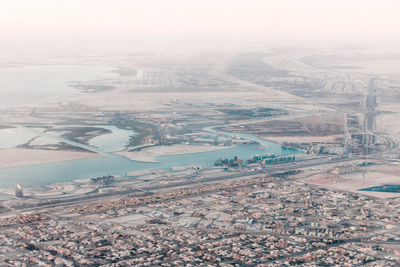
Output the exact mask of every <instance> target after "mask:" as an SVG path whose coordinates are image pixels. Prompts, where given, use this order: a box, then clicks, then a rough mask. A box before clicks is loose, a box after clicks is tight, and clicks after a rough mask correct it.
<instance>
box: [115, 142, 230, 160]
mask: <svg viewBox="0 0 400 267" xmlns="http://www.w3.org/2000/svg"><path fill="white" fill-rule="evenodd" d="M226 148H229V147H222V146H194V145H181V144H179V145H172V146H153V147H149V148H145V149H143V150H141V151H135V152H128V151H121V152H116V153H115V154H117V155H120V156H123V157H127V158H128V159H131V160H136V161H144V162H157V160H156V158H157V157H160V156H166V155H180V154H191V153H199V152H208V151H215V150H221V149H226Z"/></svg>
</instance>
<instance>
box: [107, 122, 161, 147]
mask: <svg viewBox="0 0 400 267" xmlns="http://www.w3.org/2000/svg"><path fill="white" fill-rule="evenodd" d="M114 125H115V126H116V127H118V128H120V129H123V130H133V131H134V132H135V134H134V135H132V136H131V137H130V139H129V144H128V146H139V145H141V144H143V141H144V138H145V137H147V136H151V135H152V134H153V130H152V126H151V124H149V123H144V122H139V121H131V120H128V121H125V122H123V123H118V124H114Z"/></svg>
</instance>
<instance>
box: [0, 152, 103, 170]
mask: <svg viewBox="0 0 400 267" xmlns="http://www.w3.org/2000/svg"><path fill="white" fill-rule="evenodd" d="M97 157H104V155H101V154H99V153H93V152H80V151H79V152H78V151H67V150H45V149H27V148H5V149H0V169H7V168H16V167H23V166H30V165H37V164H46V163H55V162H63V161H70V160H82V159H89V158H97Z"/></svg>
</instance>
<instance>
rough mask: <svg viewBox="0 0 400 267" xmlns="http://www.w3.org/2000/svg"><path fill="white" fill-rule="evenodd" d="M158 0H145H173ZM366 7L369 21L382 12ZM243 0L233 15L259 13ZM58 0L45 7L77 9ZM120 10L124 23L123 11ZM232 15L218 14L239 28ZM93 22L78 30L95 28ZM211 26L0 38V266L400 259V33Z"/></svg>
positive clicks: (387, 262)
mask: <svg viewBox="0 0 400 267" xmlns="http://www.w3.org/2000/svg"><path fill="white" fill-rule="evenodd" d="M17 2H21V3H22V4H26V2H25V1H22V0H21V1H17ZM38 2H39V6H38V7H33V6H32V8H34V9H35V8H37V9H38V10H39V8H40V9H41V10H42V11H41V12H43V14H42V13H37V14H36V13H35V14H36V15H35V16H32V17H31V18H30V20H27V21H30V22H35V23H36V22H37V23H38V25H39V26H37V27H39V28H40V29H42V28H43V29H47V30H48V31H50V29H51V30H52V31H55V30H54V29H52V28H51V27H50V26H49V24H48V23H46V25H47V26H41V25H42V24H40V23H39V22H38V21H40V20H39V19H38V16H39V15H40V14H42V15H43V16H44V18H46V15H47V14H48V13H51V12H53V11H54V10H55V9H54V10H53V9H52V8H55V7H49V9H48V10H45V9H42V8H43V7H44V6H46V7H47V5H48V4H49V3H50V2H51V1H47V0H41V1H38ZM117 2H121V3H120V4H121V5H123V6H124V5H126V8H127V9H128V7H131V6H130V4H128V3H126V2H125V1H122V0H118V1H117ZM151 2H152V4H140V5H143V6H140V7H141V8H143V10H145V11H146V12H148V10H147V9H146V8H149V9H150V10H153V7H154V6H157V5H163V4H161V3H159V2H158V1H155V0H152V1H151ZM156 2H157V3H156ZM266 2H269V1H266ZM273 2H274V1H270V2H269V4H268V5H271V6H268V7H269V8H271V10H276V11H277V12H278V10H280V8H282V10H286V9H285V8H286V6H282V7H278V6H275V4H272V3H273ZM284 2H286V1H284ZM288 2H290V1H288ZM305 2H306V3H307V4H306V5H310V6H311V5H314V2H315V1H314V0H305ZM328 2H329V1H328ZM339 2H340V1H339ZM356 2H359V1H358V0H356ZM367 2H368V1H367ZM388 2H390V3H391V4H387V6H384V8H383V7H382V10H385V11H386V9H387V11H388V13H387V15H388V18H392V17H390V16H391V15H392V13H390V12H389V9H390V8H389V7H393V8H394V7H398V8H400V5H399V4H398V3H397V2H396V3H395V1H388ZM173 3H175V4H173ZM206 3H207V4H205V5H206V6H203V7H201V8H206V7H207V8H208V7H210V6H209V5H211V4H210V3H208V1H206ZM63 4H65V3H63ZM136 4H137V3H136ZM13 5H14V4H10V5H9V6H7V5H5V8H7V9H9V10H14V11H15V12H16V10H19V9H18V7H17V6H13ZM98 5H99V6H98V8H99V9H101V8H104V10H108V8H111V7H110V6H112V4H110V3H106V1H99V4H98ZM147 5H148V6H147ZM180 5H181V3H180V2H179V1H177V0H173V1H171V6H173V7H178V6H180ZM226 5H227V4H226ZM259 5H261V6H260V7H264V8H266V6H264V4H260V3H259ZM266 5H267V4H266ZM276 5H278V4H276ZM279 5H280V4H279ZM282 5H283V4H282ZM298 5H299V4H298ZM342 5H344V2H341V4H339V5H338V6H335V7H336V8H340V7H341V6H342ZM371 5H372V4H371ZM189 6H190V8H189ZM367 6H368V8H370V9H368V8H367V7H364V8H365V9H363V10H364V12H365V13H363V14H360V20H361V21H363V20H362V19H365V21H367V18H364V17H362V16H364V15H365V16H366V14H370V13H368V12H371V13H373V12H375V10H374V9H373V7H372V6H369V5H367ZM76 7H78V4H77V2H76V1H75V0H74V1H72V4H65V8H71V10H73V12H75V11H76V9H75V8H76ZM89 7H90V5H88V6H83V7H82V10H83V11H82V13H81V14H80V15H82V16H86V15H87V14H89V13H90V8H89ZM240 7H241V6H240ZM243 7H245V8H244V9H240V8H239V6H235V5H233V7H232V10H231V11H232V14H236V12H238V13H237V14H239V13H240V12H244V13H243V14H247V15H248V13H246V12H247V11H248V12H250V14H252V13H251V12H253V11H254V12H256V10H255V9H254V7H251V8H250V7H248V6H247V4H244V6H243ZM317 7H319V8H320V12H325V14H327V15H330V14H331V12H333V11H332V10H331V9H330V7H329V6H328V7H322V6H318V5H317ZM352 7H354V6H353V5H350V8H352ZM85 8H88V9H87V10H86V11H85ZM114 8H115V7H112V8H111V9H112V10H114ZM166 8H167V7H166ZM169 8H170V9H169ZM187 8H189V9H186V11H185V12H192V13H190V14H192V15H193V16H197V14H198V13H200V14H203V13H202V12H204V10H202V9H201V8H200V7H197V6H195V7H193V10H192V9H191V8H192V6H191V5H188V6H187ZM215 8H216V10H214V11H213V12H216V14H219V13H218V12H220V11H221V12H222V10H223V8H222V6H218V5H217V6H216V7H215ZM234 8H237V9H234ZM246 8H247V9H246ZM167 9H168V10H167V11H171V12H173V11H172V10H173V8H172V7H168V8H167ZM66 10H67V11H65V12H72V11H71V10H69V9H66ZM68 10H69V11H68ZM115 10H117V9H115ZM115 10H114V11H115ZM190 10H191V11H190ZM114 11H113V12H114ZM264 11H265V12H267V9H265V10H263V12H264ZM38 12H39V11H38ZM54 12H55V13H54V14H58V15H59V16H60V18H56V17H53V16H49V18H50V17H51V18H50V20H49V21H53V20H54V21H55V23H56V22H57V23H65V22H60V21H63V20H62V16H64V15H65V14H64V13H62V12H64V11H54ZM57 12H59V13H57ZM115 12H116V14H120V15H121V18H119V19H120V20H121V21H122V20H123V19H126V21H125V20H123V21H124V23H125V22H126V23H127V22H129V19H128V18H130V15H129V16H128V15H127V14H130V13H129V12H128V11H126V10H125V11H124V9H123V8H121V9H118V10H117V11H115ZM125 12H127V13H125ZM132 12H133V11H132ZM135 12H136V13H135V14H138V16H139V17H140V18H141V15H139V13H140V12H139V11H135ZM174 12H175V11H174ZM263 12H260V13H259V11H257V12H256V13H255V16H260V17H259V19H260V20H261V17H262V15H263ZM271 12H272V11H271ZM304 12H306V11H304ZM349 12H350V11H349ZM228 13H229V12H228ZM1 14H2V12H1V11H0V15H1ZM27 14H29V11H28V13H27ZM38 14H39V15H38ZM68 14H69V13H68ZM71 14H72V13H71ZM96 14H97V13H96ZM102 14H103V13H102ZM146 14H147V13H146ZM157 14H159V13H157ZM174 14H175V13H174ZM179 14H181V13H179ZM188 14H189V13H188ZM204 14H206V13H204ZM210 14H211V15H210V17H209V19H210V21H212V19H213V16H212V15H213V14H214V13H210ZM229 14H230V13H229ZM229 14H227V13H223V14H222V15H221V16H222V18H224V19H225V20H227V21H228V22H227V25H229V27H228V26H226V28H223V31H225V30H226V31H228V28H230V27H232V28H234V27H236V26H235V25H236V24H234V23H235V22H233V21H236V20H233V19H232V22H231V24H229V21H230V20H229V19H230V17H229V16H230V15H229ZM240 14H242V13H240ZM271 14H272V13H271ZM282 14H283V13H282ZM285 14H286V13H285ZM307 14H308V13H307ZM307 14H306V13H304V17H305V16H306V15H307ZM310 14H311V13H310ZM344 14H347V13H344ZM42 15H40V16H42ZM69 15H70V14H69ZM80 15H79V14H78V15H77V16H78V17H77V19H79V16H80ZM114 15H115V14H114ZM13 16H15V17H17V18H20V19H21V21H23V19H22V17H23V14H19V13H18V14H17V13H15V14H13V15H11V16H10V15H9V16H8V17H7V16H6V19H4V22H5V23H11V22H13V20H12V19H10V18H13ZM124 16H127V17H124ZM162 16H167V15H162ZM199 16H200V15H199ZM202 16H203V15H202ZM202 16H201V18H203V17H202ZM382 16H384V14H382ZM28 17H29V16H28ZM117 17H118V16H117ZM143 17H145V15H143ZM7 18H8V20H7ZM168 18H170V19H171V18H172V15H171V17H168ZM246 18H247V17H246ZM333 18H335V16H333V15H332V17H331V18H328V19H325V20H323V21H325V23H327V21H328V20H329V19H330V20H333ZM119 19H118V20H117V18H115V17H113V19H112V20H110V21H107V20H106V19H105V20H104V21H105V22H104V24H107V23H109V22H110V23H111V22H113V23H115V25H114V26H116V25H120V23H121V21H120V20H119ZM141 19H143V18H141ZM185 19H187V21H188V25H189V24H190V23H189V22H192V24H193V25H192V24H190V25H191V26H190V27H192V26H193V27H194V25H195V24H194V22H193V21H192V20H191V18H190V16H189V15H188V17H185ZM396 19H397V22H399V23H400V21H399V19H398V17H397V18H393V20H396ZM138 20H139V19H138ZM160 20H161V19H160ZM101 21H102V20H101V19H100V17H99V21H95V22H93V23H94V24H93V25H100V24H101ZM143 21H144V20H143ZM172 21H173V19H172ZM201 21H202V20H201ZM388 21H389V20H388ZM106 22H107V23H106ZM178 22H180V20H179V21H175V23H177V25H178V24H179V23H178ZM266 22H267V21H265V23H266ZM21 23H22V22H21ZM71 23H72V22H71ZM81 23H82V25H83V26H82V29H80V27H78V28H71V29H69V28H68V29H69V31H70V32H71V33H72V34H74V32H76V33H77V32H79V31H82V34H83V35H84V34H86V33H87V32H89V31H88V30H87V29H86V28H85V27H86V26H88V25H89V24H87V25H86V24H85V23H84V22H83V20H82V22H81ZM88 23H89V22H88ZM157 23H158V24H157ZM157 23H156V24H157V25H158V26H159V27H161V26H162V25H163V23H164V22H157ZM171 23H172V22H171ZM247 23H249V24H245V25H247V26H249V28H246V27H244V26H243V27H244V28H240V27H237V30H238V31H243V32H242V35H241V36H245V35H244V32H247V31H251V30H250V28H251V27H250V26H252V25H253V24H252V22H251V21H250V22H247ZM296 23H297V22H296ZM296 23H295V22H291V24H290V25H295V24H296ZM380 23H382V25H386V24H384V23H386V21H383V22H380ZM21 25H22V24H21ZM27 25H28V24H27ZM43 25H44V24H43ZM62 25H64V24H59V25H58V24H57V27H59V28H57V32H58V31H59V29H63V28H62V27H61V26H62ZM65 25H67V26H68V27H72V26H71V25H73V24H69V23H67V24H65ZM65 25H64V26H65ZM85 25H86V26H85ZM90 25H92V24H90ZM93 25H92V26H91V27H93V29H94V30H93V29H92V30H93V31H94V32H95V29H97V28H95V26H93ZM101 25H102V26H101V27H102V28H101V29H102V30H103V27H104V25H103V24H101ZM121 25H122V24H121ZM171 25H174V27H178V26H177V25H175V24H173V23H172V24H171ZM171 25H169V26H171ZM196 25H197V24H196ZM288 25H289V24H288ZM379 25H381V24H379ZM382 25H381V26H382ZM390 25H392V24H390ZM25 26H26V25H25ZM25 26H24V27H25ZM67 26H66V27H67ZM169 26H168V27H169ZM203 26H204V25H203ZM325 26H326V27H328V26H327V25H325ZM24 27H22V26H21V29H19V28H18V27H16V28H15V31H16V32H17V33H18V34H19V35H21V36H22V35H23V34H26V33H24V31H23V29H25V28H24ZM27 27H28V26H27ZM46 27H48V28H46ZM96 27H97V26H96ZM99 27H100V26H99ZM143 27H144V26H143ZM171 27H172V26H171ZM180 27H182V28H177V29H179V30H182V29H186V28H184V26H180ZM188 27H189V26H188ZM190 27H189V28H190ZM204 27H205V26H204ZM382 27H383V26H382ZM5 28H6V27H5ZM122 28H123V27H122ZM139 28H140V27H139ZM194 28H195V27H194ZM328 28H329V27H328ZM367 28H368V27H367ZM394 28H396V27H394ZM7 29H11V28H7ZM72 29H73V30H72ZM99 29H100V28H99ZM166 29H167V28H166ZM190 29H191V30H192V28H190ZM216 29H217V30H218V29H220V28H218V27H217V28H216ZM257 29H258V30H260V29H262V27H261V28H260V29H259V28H257ZM284 29H285V27H283V26H282V32H283V31H284ZM312 29H313V30H315V31H316V28H312ZM321 29H322V28H321ZM371 29H374V28H371ZM381 29H382V28H379V29H378V28H376V29H375V30H376V31H380V30H381ZM106 30H109V29H106V28H105V29H104V31H106ZM120 30H121V32H122V31H127V32H128V30H127V29H125V28H123V29H120ZM146 30H149V31H150V28H146ZM164 30H165V29H164ZM217 30H216V31H217ZM258 30H257V31H258ZM331 30H332V31H333V28H332V29H331ZM339 30H340V31H341V30H343V31H345V29H344V28H343V29H342V28H338V31H339ZM10 31H11V32H13V31H14V30H10ZM129 31H130V30H129ZM165 31H166V34H167V36H169V34H176V33H175V31H172V30H171V29H170V28H168V29H167V30H165ZM193 31H194V30H193ZM197 31H198V32H200V30H199V29H197ZM207 31H211V30H210V29H209V28H207ZM286 31H288V32H289V33H288V34H289V35H290V34H292V29H291V28H290V30H288V29H286ZM324 31H325V28H324ZM393 31H394V32H396V31H397V33H399V35H398V36H400V32H399V29H393ZM99 32H101V31H99ZM110 32H111V30H110ZM127 32H124V33H127ZM172 32H174V33H172ZM216 33H218V32H216ZM269 33H270V34H271V35H272V34H273V31H272V30H270V32H269ZM304 33H305V32H304ZM47 34H49V33H47ZM93 34H94V33H93ZM101 34H103V33H100V35H99V36H101ZM107 34H108V33H107ZM137 34H138V35H139V33H137ZM160 34H161V33H160ZM199 34H200V33H199ZM314 34H315V36H319V35H318V34H317V32H315V33H314ZM332 35H334V34H333V33H332ZM10 36H11V37H10V42H11V41H12V35H10ZM26 36H29V38H31V37H30V35H26ZM26 36H25V37H26ZM38 36H40V34H39V33H38ZM49 36H50V35H49ZM105 36H106V37H107V38H108V37H110V38H111V37H113V38H114V37H115V36H117V35H115V36H114V35H105ZM160 36H161V35H160ZM360 36H361V35H360ZM366 36H369V33H368V34H367V33H366ZM385 36H386V35H385ZM25 37H24V38H25ZM21 38H22V37H21ZM46 38H49V39H51V38H50V37H46ZM46 38H45V39H44V40H47V39H46ZM77 38H78V37H77ZM79 38H85V37H79ZM90 38H94V39H95V38H97V37H95V35H93V36H91V37H90ZM115 38H117V37H115ZM141 38H142V37H141ZM143 38H144V37H143ZM185 38H186V37H185ZM187 38H188V40H189V39H190V38H189V37H187ZM212 38H214V35H212ZM212 38H211V39H212ZM215 38H216V40H215V43H216V44H214V45H213V46H211V45H210V47H209V46H208V45H207V42H206V41H204V40H203V41H204V43H203V42H200V41H197V39H196V41H193V42H194V43H196V45H193V44H191V46H190V49H189V48H188V49H180V48H177V47H175V48H174V49H172V48H170V46H169V45H170V43H167V41H165V44H164V43H162V42H163V41H162V40H161V41H159V40H158V39H157V41H154V43H152V45H151V47H150V46H148V47H147V45H146V44H144V43H138V46H137V47H129V48H128V49H127V48H126V47H125V48H123V49H122V48H121V47H119V46H118V47H119V48H116V47H117V46H115V48H114V46H113V47H112V48H107V49H106V48H105V47H108V45H109V44H108V43H107V42H104V44H103V45H104V46H101V45H98V46H99V48H97V47H96V48H93V47H92V46H91V45H92V43H90V46H89V45H88V44H87V43H85V45H87V46H84V45H81V44H79V45H78V44H76V46H75V45H72V44H68V45H65V47H64V46H63V47H62V48H57V47H58V46H57V45H55V43H52V42H58V41H60V40H51V42H49V43H46V42H47V41H46V42H45V41H43V40H42V41H40V40H39V39H40V38H39V37H38V39H35V42H36V41H37V44H38V45H37V46H35V45H32V46H30V49H32V51H31V52H30V53H32V54H29V55H25V54H23V53H20V52H19V50H18V49H19V46H17V45H10V44H11V43H10V44H6V43H4V44H1V45H2V46H1V48H2V52H1V53H0V262H1V264H0V265H1V266H260V267H261V266H293V265H296V266H297V265H298V266H399V265H400V148H399V142H400V116H399V113H400V49H399V48H398V47H400V46H390V48H388V47H389V45H388V46H384V45H382V43H379V44H372V43H368V45H360V43H358V42H356V41H357V38H361V37H357V38H356V39H354V40H353V42H355V44H356V45H350V44H351V42H350V41H349V40H347V41H348V43H345V44H344V45H336V44H335V45H327V44H326V45H319V44H318V45H309V46H308V45H306V43H301V42H300V41H298V42H299V43H296V44H293V45H291V44H290V45H289V44H287V43H285V44H280V45H276V43H274V42H272V41H271V43H268V39H267V41H263V42H261V41H259V40H258V39H253V40H252V41H251V42H249V43H240V42H238V43H237V45H236V46H235V45H228V46H227V45H226V44H225V43H223V42H222V41H221V40H222V39H221V40H219V39H217V37H215ZM221 38H222V37H221ZM276 38H277V37H276ZM335 38H336V37H335ZM393 38H394V37H393ZM396 38H398V37H396ZM55 39H57V38H55ZM160 39H162V38H161V37H160ZM317 39H318V38H317ZM16 40H19V39H16ZM27 40H28V39H27ZM29 40H30V39H29ZM85 40H86V39H85ZM121 40H122V39H121ZM123 40H125V39H123ZM217 40H219V41H220V42H221V43H218V44H217ZM224 40H225V39H224ZM226 40H228V39H226ZM383 40H384V41H385V40H386V39H383ZM387 40H388V42H389V39H387ZM65 41H66V42H68V40H65ZM390 41H391V42H392V41H393V40H392V39H390ZM395 41H397V39H396V40H394V41H393V42H395ZM18 42H19V41H18ZM35 42H33V43H35ZM40 42H43V43H40ZM85 42H86V41H85ZM110 42H111V41H110ZM126 42H128V41H126ZM152 42H153V41H152ZM329 42H332V41H329ZM360 42H361V41H360ZM382 42H383V41H382ZM183 43H184V41H183ZM50 44H51V45H50ZM307 44H308V43H307ZM390 44H392V43H390ZM118 45H121V44H120V43H119V42H118ZM181 45H183V44H181ZM188 45H189V41H188ZM26 46H28V44H26ZM47 46H49V47H52V49H47ZM21 47H24V48H25V45H22V46H21ZM77 47H78V48H77ZM110 47H111V45H110ZM100 48H101V49H104V51H102V50H101V49H100ZM57 49H59V50H57ZM106 50H107V51H106ZM110 50H111V52H110ZM10 51H11V52H10ZM99 51H101V52H99ZM42 53H44V54H42Z"/></svg>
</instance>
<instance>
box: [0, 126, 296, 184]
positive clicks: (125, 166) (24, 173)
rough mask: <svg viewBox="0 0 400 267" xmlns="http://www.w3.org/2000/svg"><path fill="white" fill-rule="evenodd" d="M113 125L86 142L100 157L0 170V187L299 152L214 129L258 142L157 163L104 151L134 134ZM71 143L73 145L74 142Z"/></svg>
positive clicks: (111, 148)
mask: <svg viewBox="0 0 400 267" xmlns="http://www.w3.org/2000/svg"><path fill="white" fill-rule="evenodd" d="M101 127H103V126H101ZM113 127H114V126H110V128H109V129H110V130H114V131H113V132H112V133H111V134H106V135H103V137H102V138H100V137H96V139H93V140H92V142H91V143H90V144H92V145H93V143H95V144H96V146H97V148H94V147H93V150H95V151H97V152H104V153H103V154H104V157H99V158H90V159H82V160H72V161H64V162H55V163H46V164H36V165H30V166H22V167H15V168H4V169H0V187H3V188H12V187H14V186H15V184H17V183H18V184H22V185H23V186H33V185H45V184H52V183H56V182H69V181H73V180H75V179H83V178H92V177H97V176H102V175H108V174H112V175H121V176H125V175H126V173H127V172H133V171H144V170H154V169H168V170H171V168H172V167H174V166H186V165H202V166H207V167H211V166H213V165H214V163H215V161H216V160H217V159H219V158H233V157H234V156H238V157H239V158H243V159H244V160H246V159H247V158H250V157H251V156H253V155H256V154H258V155H263V154H267V153H273V154H276V155H282V156H284V155H290V154H297V153H301V152H300V151H298V150H296V149H291V148H285V147H282V146H281V145H279V144H276V143H272V142H268V141H265V140H261V139H258V138H257V137H255V136H252V135H245V134H234V133H223V132H218V134H225V135H233V136H236V137H242V138H246V139H251V140H254V141H258V142H259V144H251V145H249V144H247V145H238V146H232V147H229V148H226V149H222V150H217V151H209V152H201V153H191V154H182V155H171V156H161V157H158V158H157V161H158V162H154V163H153V162H151V163H149V162H141V161H133V160H129V159H127V158H124V157H121V156H118V155H114V154H111V153H107V152H109V151H115V150H114V149H117V148H120V147H121V146H123V142H127V141H128V140H129V139H128V138H127V137H128V136H129V135H131V134H134V133H133V132H130V133H129V135H128V134H127V133H126V132H124V131H126V130H122V132H121V131H119V130H116V129H114V128H113ZM2 131H3V130H2ZM0 132H1V131H0ZM128 132H129V131H128ZM110 140H113V142H110ZM121 140H122V142H121ZM73 144H74V145H77V143H73ZM81 147H83V148H88V146H87V145H81Z"/></svg>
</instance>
